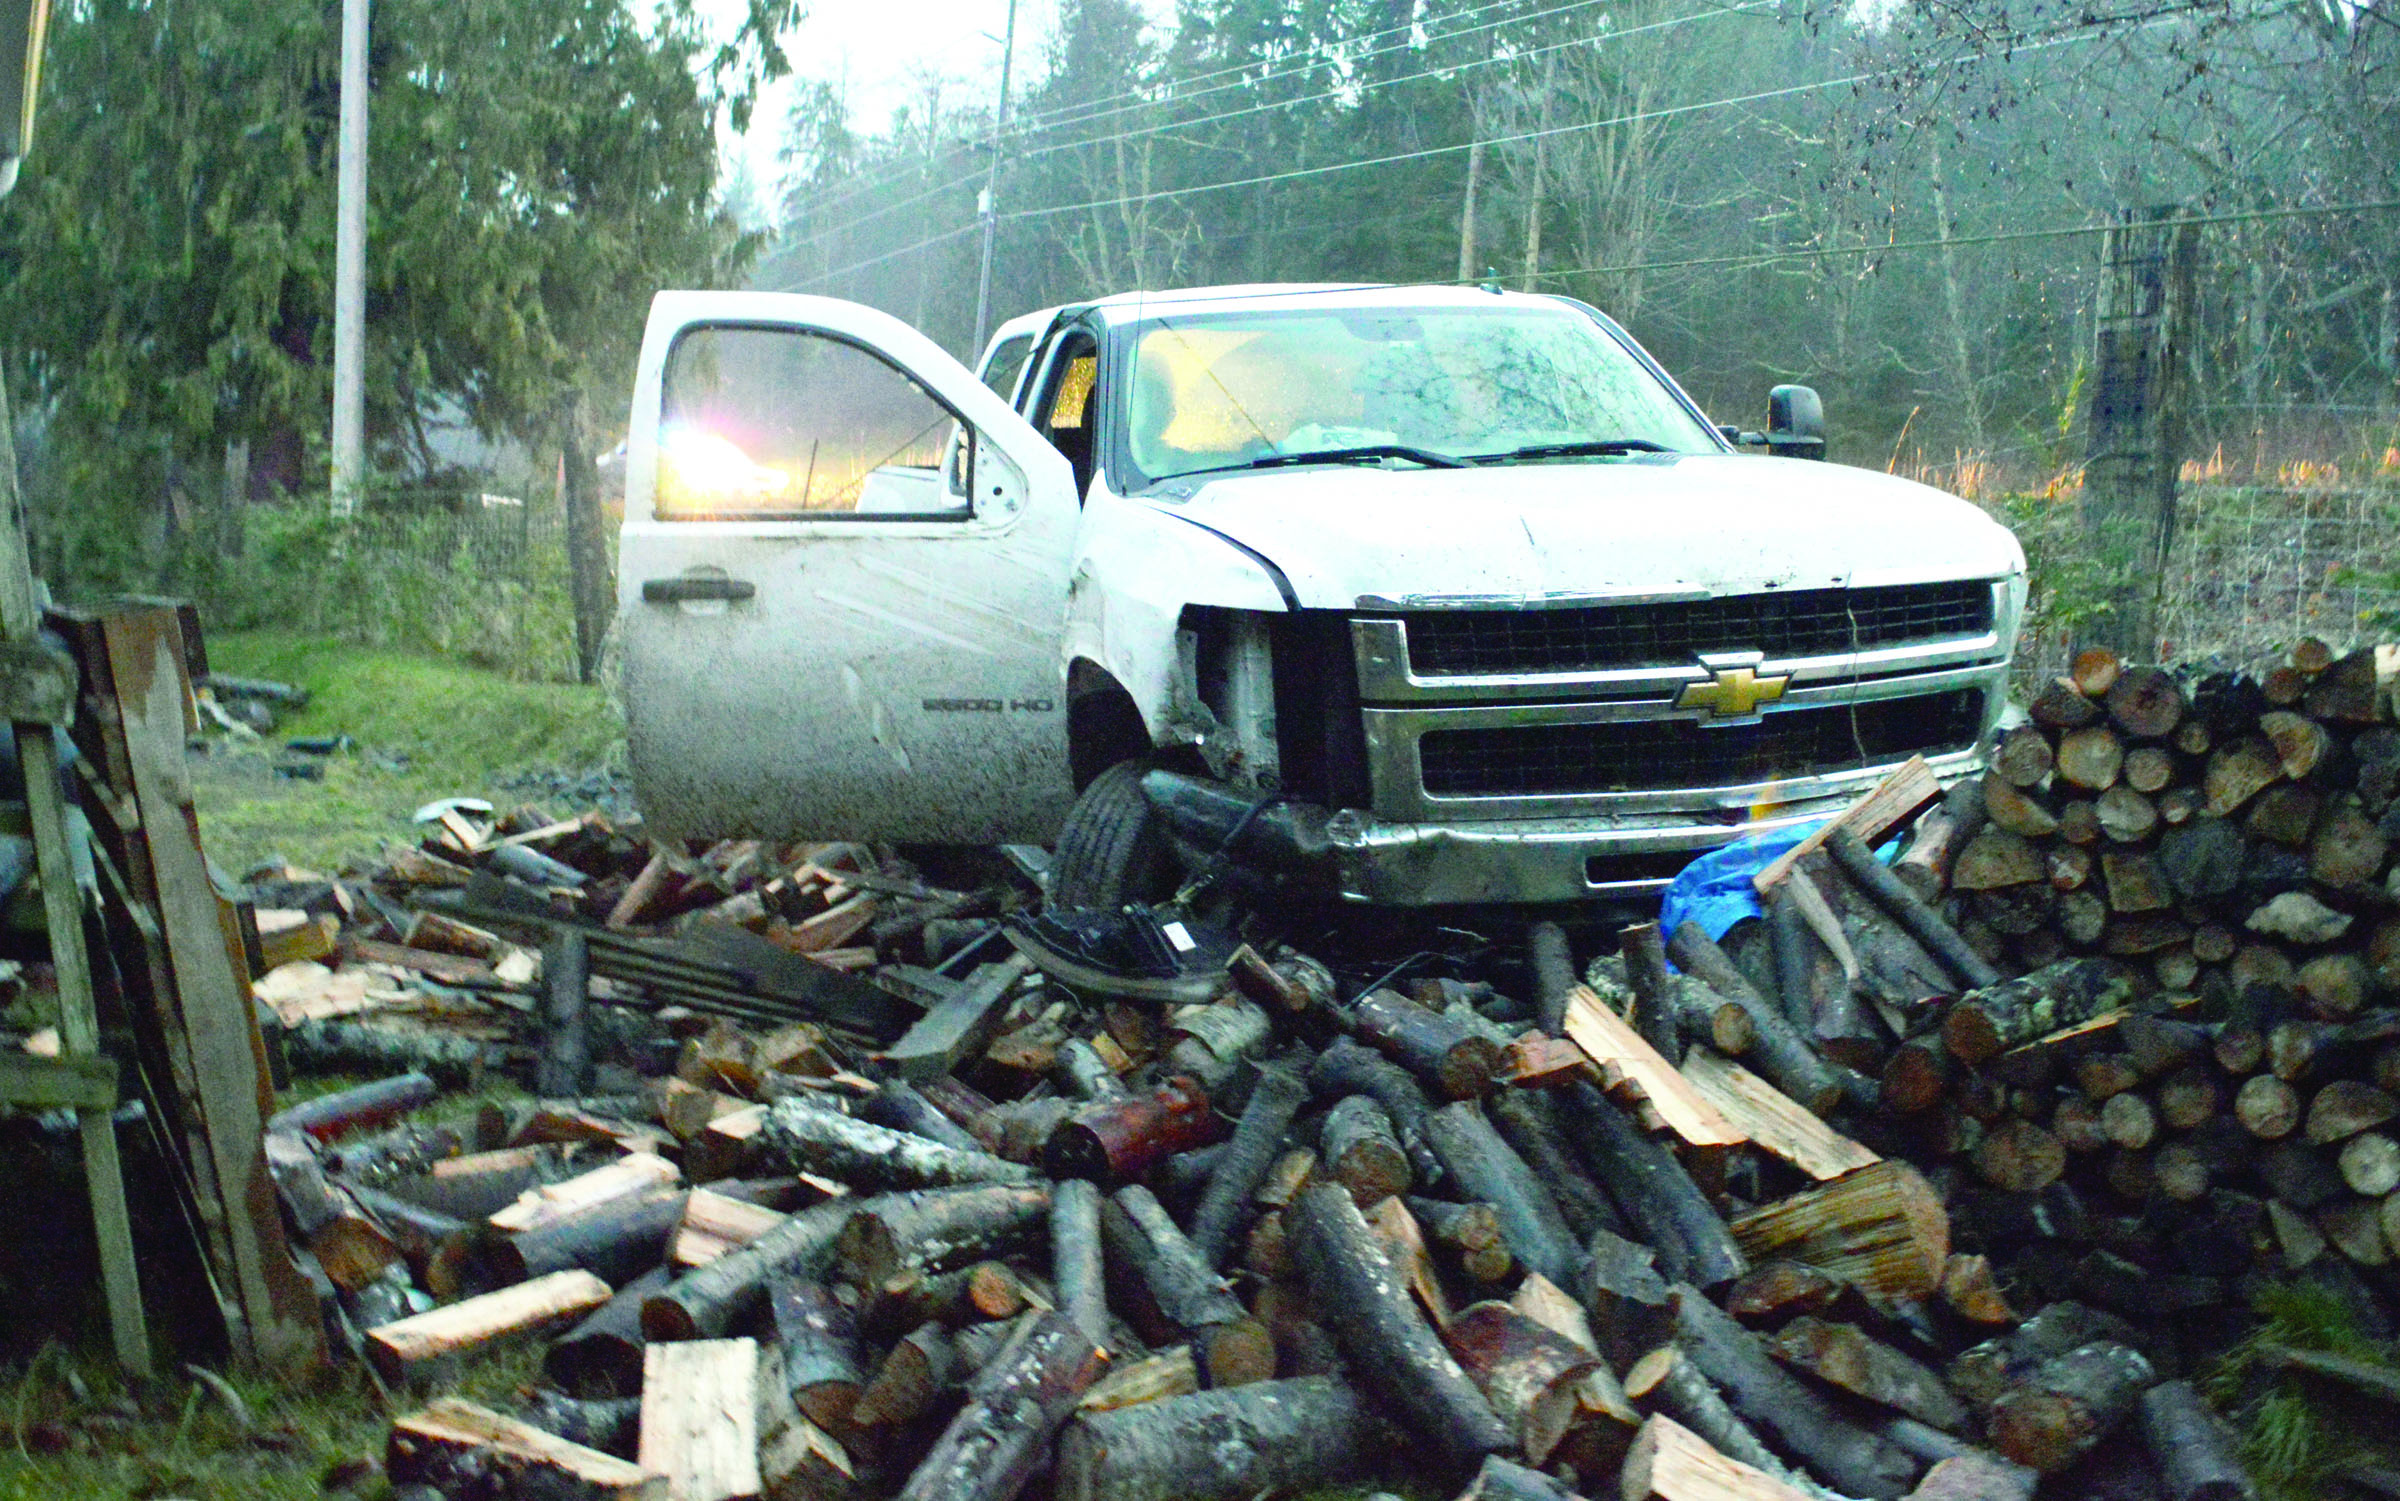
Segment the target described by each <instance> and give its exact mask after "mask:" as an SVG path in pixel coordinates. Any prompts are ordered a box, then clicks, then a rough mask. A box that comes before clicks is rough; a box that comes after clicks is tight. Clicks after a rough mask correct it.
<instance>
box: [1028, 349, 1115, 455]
mask: <svg viewBox="0 0 2400 1501" xmlns="http://www.w3.org/2000/svg"><path fill="white" fill-rule="evenodd" d="M1099 375H1100V346H1099V345H1098V343H1096V342H1095V341H1094V340H1093V338H1092V336H1091V335H1090V334H1087V333H1081V332H1077V333H1072V334H1069V335H1067V336H1066V337H1065V338H1063V339H1061V340H1060V341H1059V345H1058V352H1057V353H1056V354H1054V355H1052V356H1051V359H1050V363H1049V366H1048V369H1047V370H1046V372H1045V385H1044V387H1043V390H1042V392H1041V398H1040V400H1039V401H1038V402H1037V403H1036V404H1035V406H1034V408H1033V419H1034V423H1033V425H1034V426H1035V427H1036V428H1037V429H1039V430H1040V432H1041V434H1042V436H1043V437H1045V438H1048V439H1049V440H1050V446H1051V447H1053V448H1055V449H1057V450H1058V451H1059V452H1060V453H1062V454H1064V455H1066V459H1067V462H1068V463H1069V464H1071V465H1073V466H1074V468H1075V493H1076V494H1077V495H1078V496H1081V495H1083V494H1084V493H1085V492H1087V491H1088V490H1090V489H1091V485H1092V455H1093V452H1094V446H1095V445H1094V440H1093V434H1094V430H1095V428H1096V426H1097V421H1098V417H1099V411H1100V404H1099V403H1098V402H1096V401H1094V400H1093V399H1092V387H1093V386H1094V384H1096V383H1097V381H1098V379H1099Z"/></svg>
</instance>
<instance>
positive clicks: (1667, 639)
mask: <svg viewBox="0 0 2400 1501" xmlns="http://www.w3.org/2000/svg"><path fill="white" fill-rule="evenodd" d="M1992 595H1993V590H1992V585H1991V582H1990V581H1989V580H1983V579H1978V580H1970V581H1967V582H1952V583H1941V584H1899V585H1891V586H1887V587H1882V588H1873V589H1800V590H1794V591H1792V592H1789V593H1765V594H1741V595H1734V596H1732V597H1730V598H1726V599H1700V600H1678V601H1667V602H1662V603H1650V604H1627V605H1599V606H1591V607H1578V608H1573V609H1559V610H1528V609H1517V610H1420V611H1414V612H1411V613H1409V614H1407V615H1404V616H1402V617H1401V618H1402V620H1403V621H1404V622H1405V623H1406V626H1407V631H1408V661H1409V667H1410V669H1411V670H1412V671H1413V672H1415V673H1416V674H1418V675H1419V676H1422V677H1459V676H1493V675H1501V674H1526V673H1563V672H1606V671H1614V670H1620V669H1624V668H1634V667H1653V666H1659V665H1662V664H1673V665H1681V664H1684V663H1688V662H1690V661H1692V660H1693V659H1694V658H1695V657H1697V656H1698V655H1699V654H1700V653H1702V652H1732V651H1759V652H1764V653H1766V655H1767V657H1768V658H1769V659H1770V660H1776V659H1782V658H1790V657H1810V656H1824V655H1829V654H1833V653H1842V652H1852V651H1876V650H1881V649H1884V648H1889V647H1894V646H1907V645H1910V644H1912V643H1916V642H1922V641H1940V640H1946V639H1949V638H1953V637H1960V636H1977V635H1981V634H1983V633H1985V632H1987V631H1989V630H1991V629H1992V623H1993V622H1992Z"/></svg>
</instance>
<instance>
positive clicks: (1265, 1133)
mask: <svg viewBox="0 0 2400 1501" xmlns="http://www.w3.org/2000/svg"><path fill="white" fill-rule="evenodd" d="M1307 1099H1308V1085H1307V1083H1306V1081H1304V1080H1303V1079H1302V1078H1301V1077H1300V1075H1298V1074H1296V1073H1293V1072H1292V1071H1291V1070H1289V1069H1285V1068H1277V1067H1273V1066H1269V1067H1266V1068H1262V1069H1261V1070H1259V1075H1258V1082H1257V1084H1256V1085H1255V1086H1253V1087H1252V1089H1251V1091H1250V1100H1249V1103H1248V1104H1246V1105H1244V1106H1243V1107H1242V1118H1241V1121H1240V1123H1239V1124H1237V1125H1236V1126H1235V1127H1234V1132H1233V1139H1232V1141H1231V1142H1229V1143H1228V1144H1227V1146H1226V1148H1225V1153H1224V1155H1223V1156H1222V1157H1220V1158H1219V1159H1218V1161H1217V1168H1216V1171H1215V1172H1214V1173H1212V1174H1211V1175H1210V1177H1209V1180H1208V1189H1207V1191H1206V1192H1204V1193H1203V1194H1201V1196H1200V1203H1199V1206H1198V1207H1197V1208H1196V1209H1194V1210H1193V1211H1192V1247H1193V1249H1195V1250H1196V1251H1198V1252H1199V1253H1200V1259H1201V1260H1202V1261H1203V1262H1205V1263H1207V1264H1208V1265H1209V1266H1211V1267H1216V1266H1222V1265H1223V1264H1224V1261H1225V1251H1226V1246H1227V1244H1228V1243H1229V1242H1230V1241H1231V1240H1232V1238H1233V1229H1234V1222H1235V1220H1236V1219H1237V1218H1238V1217H1239V1216H1240V1214H1241V1212H1242V1209H1243V1207H1244V1206H1245V1205H1246V1204H1248V1202H1249V1200H1250V1195H1251V1194H1252V1193H1253V1192H1254V1191H1256V1189H1257V1188H1258V1185H1259V1184H1260V1183H1261V1182H1262V1181H1264V1179H1265V1178H1266V1176H1267V1170H1268V1169H1269V1168H1271V1167H1273V1166H1274V1165H1275V1155H1276V1153H1277V1151H1278V1150H1279V1149H1280V1148H1281V1147H1282V1145H1283V1136H1284V1132H1285V1131H1287V1130H1288V1129H1290V1127H1291V1124H1292V1117H1294V1116H1296V1115H1298V1114H1299V1113H1300V1107H1301V1105H1302V1104H1303V1103H1305V1102H1306V1101H1307ZM1394 1155H1395V1156H1397V1155H1398V1149H1397V1146H1395V1148H1394ZM1403 1160H1404V1161H1405V1159H1403Z"/></svg>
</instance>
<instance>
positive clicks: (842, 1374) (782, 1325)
mask: <svg viewBox="0 0 2400 1501" xmlns="http://www.w3.org/2000/svg"><path fill="white" fill-rule="evenodd" d="M767 1307H768V1310H769V1316H770V1320H771V1322H772V1326H773V1328H774V1331H775V1344H776V1347H777V1349H778V1350H779V1351H780V1353H781V1364H782V1373H783V1383H784V1389H785V1391H786V1392H787V1393H789V1395H790V1396H791V1399H792V1405H793V1406H794V1407H796V1408H798V1409H799V1411H800V1413H801V1415H802V1416H804V1417H806V1418H807V1419H808V1420H809V1421H810V1422H812V1423H814V1424H816V1425H817V1426H818V1427H820V1428H827V1429H834V1430H837V1431H838V1430H839V1429H841V1428H842V1427H843V1425H845V1424H847V1423H848V1422H849V1421H850V1409H851V1408H852V1407H854V1406H856V1405H857V1403H858V1393H859V1389H860V1388H861V1387H862V1386H863V1385H864V1384H865V1382H866V1379H867V1371H866V1366H865V1363H864V1360H863V1359H862V1352H861V1351H860V1349H859V1343H858V1322H857V1319H856V1318H855V1317H854V1316H853V1314H852V1313H851V1311H850V1309H849V1307H848V1306H847V1305H846V1304H844V1303H843V1302H842V1301H841V1300H840V1299H838V1298H836V1297H835V1296H834V1295H833V1290H832V1289H831V1288H828V1287H827V1286H825V1284H823V1283H821V1282H815V1281H809V1280H805V1279H802V1278H797V1277H787V1278H780V1279H778V1280H777V1281H776V1283H775V1285H774V1287H773V1288H772V1290H771V1291H770V1293H769V1295H768V1298H767Z"/></svg>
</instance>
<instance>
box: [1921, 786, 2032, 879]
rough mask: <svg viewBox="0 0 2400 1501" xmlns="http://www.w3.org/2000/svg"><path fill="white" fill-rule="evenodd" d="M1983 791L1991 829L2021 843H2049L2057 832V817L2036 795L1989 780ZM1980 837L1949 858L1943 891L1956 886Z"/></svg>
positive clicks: (1984, 808) (1985, 809) (1976, 836)
mask: <svg viewBox="0 0 2400 1501" xmlns="http://www.w3.org/2000/svg"><path fill="white" fill-rule="evenodd" d="M1982 788H1983V811H1984V816H1985V817H1986V818H1987V819H1989V820H1990V822H1991V826H1992V827H1993V828H1995V829H1997V830H1999V831H2000V832H2001V833H2003V834H2012V835H2015V836H2017V837H2018V838H2021V839H2047V838H2049V837H2050V836H2051V835H2053V834H2055V833H2057V832H2058V815H2057V814H2056V813H2053V812H2051V811H2050V807H2049V805H2048V804H2047V803H2045V802H2043V801H2042V800H2041V799H2040V798H2039V797H2037V796H2035V795H2034V794H2033V793H2031V792H2027V791H2024V790H2022V789H2020V788H2016V787H2012V786H2010V785H2009V784H2008V783H2007V782H2005V781H2000V780H1997V779H1995V778H1990V777H1987V778H1985V779H1984V781H1983V783H1982ZM1980 837H1981V833H1980V831H1979V832H1978V833H1977V834H1976V835H1975V836H1973V837H1970V838H1969V839H1967V840H1966V841H1965V842H1964V843H1963V844H1962V845H1961V846H1960V848H1959V849H1958V851H1957V852H1956V853H1954V854H1953V855H1952V856H1951V857H1950V868H1949V870H1948V871H1947V872H1946V873H1945V874H1946V875H1947V877H1948V879H1947V880H1945V881H1944V883H1943V887H1944V889H1947V888H1948V887H1950V886H1954V885H1956V884H1957V881H1958V861H1959V859H1960V857H1962V856H1963V855H1965V853H1966V852H1967V851H1968V850H1970V849H1973V848H1974V847H1975V839H1977V838H1980ZM1935 894H1936V895H1938V894H1939V892H1938V891H1937V892H1936V893H1935Z"/></svg>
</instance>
